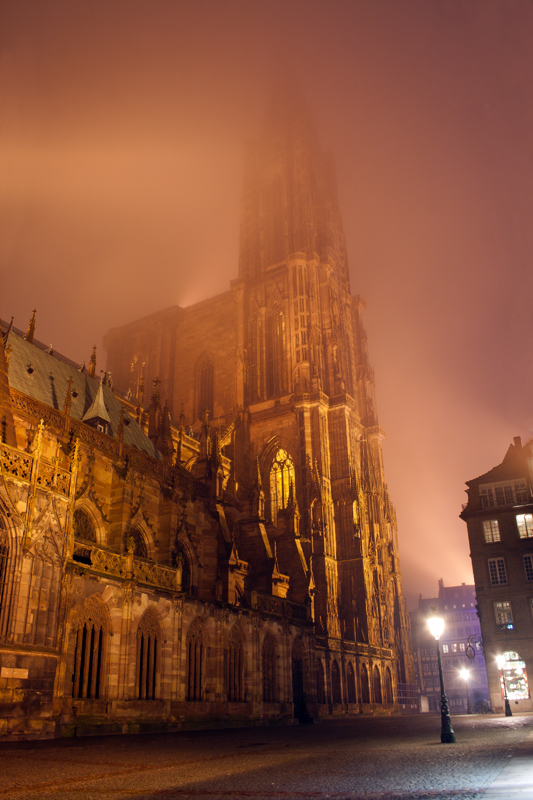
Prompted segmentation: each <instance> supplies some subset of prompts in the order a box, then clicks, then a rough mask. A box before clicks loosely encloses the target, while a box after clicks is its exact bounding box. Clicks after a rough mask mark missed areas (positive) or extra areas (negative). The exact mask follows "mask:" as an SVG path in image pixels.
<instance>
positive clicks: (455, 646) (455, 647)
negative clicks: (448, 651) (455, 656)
mask: <svg viewBox="0 0 533 800" xmlns="http://www.w3.org/2000/svg"><path fill="white" fill-rule="evenodd" d="M452 653H457V645H456V644H452Z"/></svg>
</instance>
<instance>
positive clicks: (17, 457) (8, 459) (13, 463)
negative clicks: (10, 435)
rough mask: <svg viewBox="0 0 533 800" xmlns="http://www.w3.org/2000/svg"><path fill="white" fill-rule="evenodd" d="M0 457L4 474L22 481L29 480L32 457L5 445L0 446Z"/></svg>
mask: <svg viewBox="0 0 533 800" xmlns="http://www.w3.org/2000/svg"><path fill="white" fill-rule="evenodd" d="M0 455H1V458H2V469H3V471H4V472H6V473H7V474H8V475H12V476H13V477H14V478H19V479H20V480H22V481H30V480H31V472H32V469H33V456H31V455H30V454H29V453H21V452H20V450H16V449H15V448H14V447H9V446H8V445H7V444H0Z"/></svg>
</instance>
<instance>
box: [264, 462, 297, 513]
mask: <svg viewBox="0 0 533 800" xmlns="http://www.w3.org/2000/svg"><path fill="white" fill-rule="evenodd" d="M291 485H292V487H293V491H294V487H295V474H294V464H293V463H292V458H291V457H290V456H289V454H288V453H287V452H286V451H285V450H278V452H277V453H276V455H275V458H274V460H273V462H272V467H271V468H270V509H271V515H272V521H273V522H274V523H275V522H276V520H277V516H278V511H281V509H283V508H287V505H288V502H289V497H290V493H291Z"/></svg>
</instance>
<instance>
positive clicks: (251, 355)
mask: <svg viewBox="0 0 533 800" xmlns="http://www.w3.org/2000/svg"><path fill="white" fill-rule="evenodd" d="M262 380H263V328H262V324H261V320H260V318H259V317H258V316H254V317H253V318H252V320H251V321H250V329H249V342H248V394H249V400H250V402H251V403H254V402H255V401H257V400H259V399H260V398H261V395H262V393H263V392H262V388H261V384H262Z"/></svg>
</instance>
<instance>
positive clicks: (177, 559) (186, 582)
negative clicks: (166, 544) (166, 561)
mask: <svg viewBox="0 0 533 800" xmlns="http://www.w3.org/2000/svg"><path fill="white" fill-rule="evenodd" d="M178 565H180V566H181V591H182V592H185V593H186V594H192V593H193V590H192V573H191V562H190V559H189V555H188V553H187V552H186V550H185V548H184V547H183V546H182V545H181V544H178V545H177V549H176V552H175V553H174V557H173V559H172V566H173V567H177V566H178Z"/></svg>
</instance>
